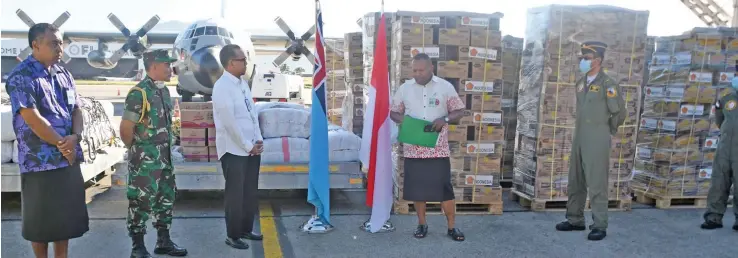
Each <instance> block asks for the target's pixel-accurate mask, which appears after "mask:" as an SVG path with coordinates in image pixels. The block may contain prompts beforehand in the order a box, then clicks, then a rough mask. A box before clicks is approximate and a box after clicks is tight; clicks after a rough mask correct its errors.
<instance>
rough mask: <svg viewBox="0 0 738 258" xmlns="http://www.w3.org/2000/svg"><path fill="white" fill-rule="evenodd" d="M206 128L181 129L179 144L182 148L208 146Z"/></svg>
mask: <svg viewBox="0 0 738 258" xmlns="http://www.w3.org/2000/svg"><path fill="white" fill-rule="evenodd" d="M207 130H208V129H205V128H180V132H179V142H180V145H181V146H188V147H202V146H207V143H208V138H207V136H206V132H207Z"/></svg>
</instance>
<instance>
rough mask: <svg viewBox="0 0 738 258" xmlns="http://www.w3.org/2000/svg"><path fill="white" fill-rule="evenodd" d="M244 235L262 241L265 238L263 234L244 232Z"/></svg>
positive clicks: (249, 238)
mask: <svg viewBox="0 0 738 258" xmlns="http://www.w3.org/2000/svg"><path fill="white" fill-rule="evenodd" d="M242 237H243V238H245V239H248V240H255V241H261V240H263V239H264V236H263V235H258V234H254V233H246V234H243V236H242Z"/></svg>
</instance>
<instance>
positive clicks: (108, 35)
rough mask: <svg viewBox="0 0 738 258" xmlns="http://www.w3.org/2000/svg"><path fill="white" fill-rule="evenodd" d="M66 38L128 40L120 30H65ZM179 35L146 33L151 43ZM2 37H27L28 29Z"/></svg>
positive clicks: (2, 33) (169, 41) (170, 41)
mask: <svg viewBox="0 0 738 258" xmlns="http://www.w3.org/2000/svg"><path fill="white" fill-rule="evenodd" d="M62 32H63V33H64V38H65V39H69V40H72V41H97V40H98V39H100V40H103V41H105V42H120V43H123V42H125V41H126V40H127V38H126V37H124V36H123V34H121V33H120V32H117V31H116V32H81V31H64V30H62ZM177 35H179V33H178V32H155V31H151V32H149V33H146V36H147V40H148V43H149V44H174V40H175V39H176V38H177ZM0 36H1V37H2V38H26V37H28V31H21V30H3V31H0Z"/></svg>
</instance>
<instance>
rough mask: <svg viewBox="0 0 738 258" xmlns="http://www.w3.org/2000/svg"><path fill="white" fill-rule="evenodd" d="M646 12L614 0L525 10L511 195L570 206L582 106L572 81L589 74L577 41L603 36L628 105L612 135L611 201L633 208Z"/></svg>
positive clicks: (535, 205)
mask: <svg viewBox="0 0 738 258" xmlns="http://www.w3.org/2000/svg"><path fill="white" fill-rule="evenodd" d="M648 16H649V13H648V12H646V11H633V10H628V9H623V8H618V7H611V6H563V5H550V6H545V7H539V8H533V9H530V10H528V26H529V27H528V28H527V29H526V31H527V33H526V43H525V49H524V50H523V61H522V62H523V63H522V69H521V73H522V74H521V77H520V79H521V80H520V89H519V91H518V110H517V111H518V121H517V136H516V146H515V161H514V179H513V183H514V188H513V190H512V191H511V193H512V194H511V195H510V197H511V198H512V199H513V200H514V201H518V202H519V203H520V204H521V205H523V206H529V207H530V208H531V209H532V210H534V211H543V210H552V209H560V208H565V207H566V201H567V199H568V192H567V188H568V173H569V158H570V157H569V155H570V153H571V149H572V140H573V136H574V125H575V118H576V114H577V110H576V92H577V89H576V86H575V84H576V81H577V80H578V79H579V78H582V76H584V75H583V74H581V73H580V72H579V56H580V55H581V51H580V46H581V43H582V42H585V41H600V42H604V43H606V44H607V45H608V49H607V51H606V52H605V60H604V63H603V68H604V72H605V73H607V75H609V76H610V77H611V78H612V79H614V80H616V81H617V82H618V83H619V85H620V88H621V91H622V95H623V98H624V100H625V106H626V110H627V118H626V119H625V122H624V124H623V125H621V126H620V128H619V129H618V132H617V133H616V134H615V135H614V136H612V145H611V154H610V164H609V165H610V170H609V180H608V182H609V194H608V198H609V200H610V203H609V207H610V208H611V209H617V210H630V206H631V196H630V194H631V190H630V180H629V178H630V172H631V169H632V167H633V158H634V154H635V139H636V128H637V123H638V110H639V108H640V107H639V103H640V84H641V80H642V74H643V73H642V70H643V69H644V64H645V60H644V55H645V53H644V52H645V48H646V41H647V36H646V27H647V25H648ZM531 26H532V27H531ZM584 130H586V129H584ZM586 208H587V209H589V201H587V204H586Z"/></svg>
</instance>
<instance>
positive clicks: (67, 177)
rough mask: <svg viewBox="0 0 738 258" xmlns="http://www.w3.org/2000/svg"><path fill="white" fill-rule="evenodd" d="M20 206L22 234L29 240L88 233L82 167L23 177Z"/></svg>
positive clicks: (40, 240)
mask: <svg viewBox="0 0 738 258" xmlns="http://www.w3.org/2000/svg"><path fill="white" fill-rule="evenodd" d="M21 205H22V207H21V212H22V217H23V225H22V227H23V229H22V235H23V238H24V239H26V240H28V241H31V242H37V243H48V242H55V241H62V240H69V239H72V238H78V237H81V236H82V235H84V234H85V233H86V232H87V231H88V230H89V217H88V214H87V204H86V203H85V185H84V179H82V170H81V168H80V165H79V164H75V165H72V166H68V167H63V168H58V169H54V170H48V171H40V172H28V173H23V174H21Z"/></svg>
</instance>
